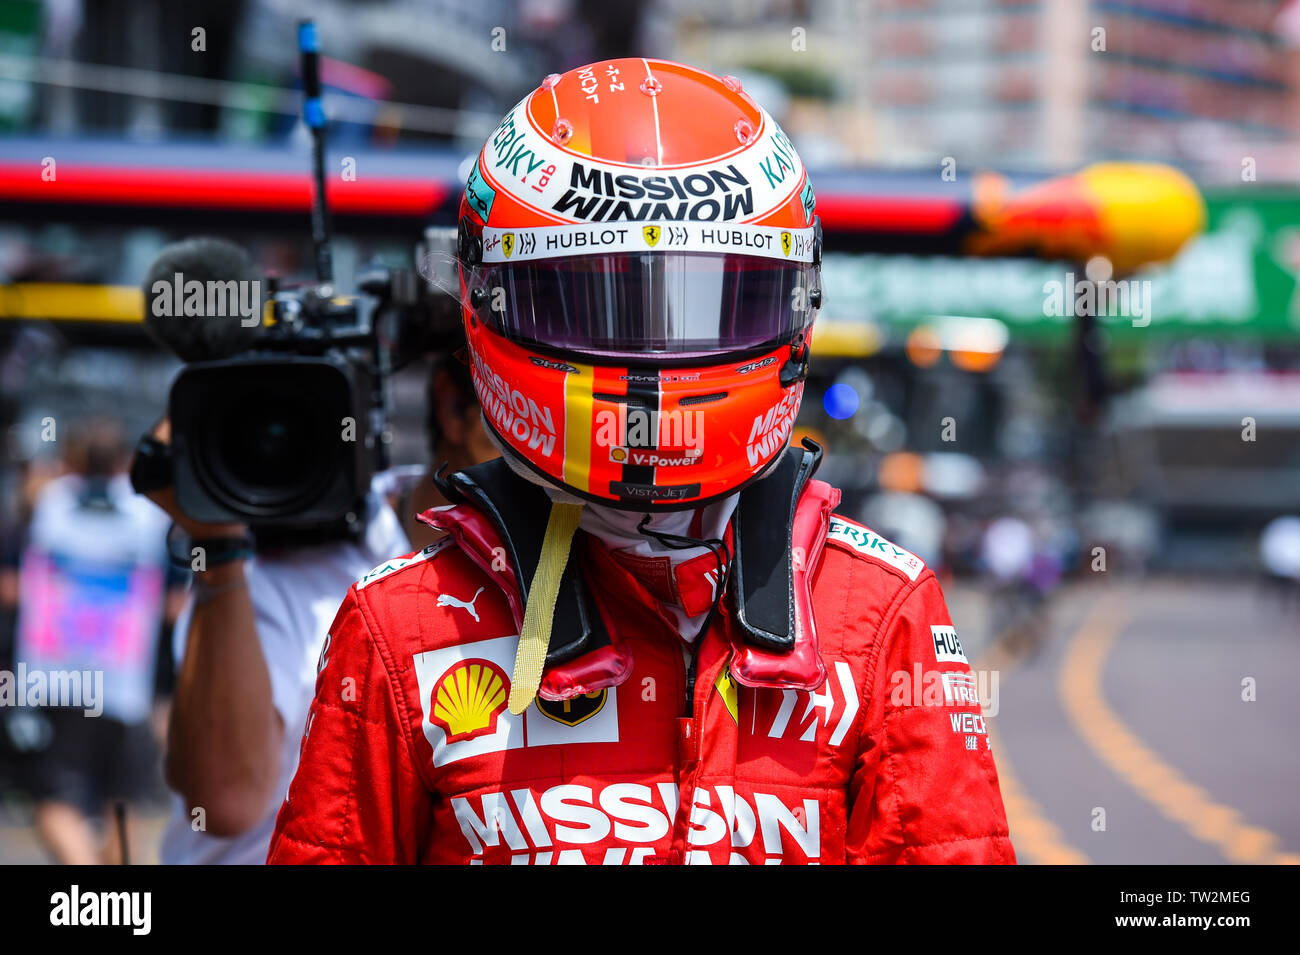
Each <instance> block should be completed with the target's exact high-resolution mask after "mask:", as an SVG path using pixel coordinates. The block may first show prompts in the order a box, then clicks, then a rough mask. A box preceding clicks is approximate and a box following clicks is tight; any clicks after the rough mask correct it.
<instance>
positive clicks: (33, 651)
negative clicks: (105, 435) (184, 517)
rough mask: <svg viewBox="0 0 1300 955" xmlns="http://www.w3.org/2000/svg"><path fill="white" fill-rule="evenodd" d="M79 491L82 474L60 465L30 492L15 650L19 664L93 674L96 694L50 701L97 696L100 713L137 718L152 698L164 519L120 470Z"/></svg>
mask: <svg viewBox="0 0 1300 955" xmlns="http://www.w3.org/2000/svg"><path fill="white" fill-rule="evenodd" d="M86 491H87V482H86V481H85V480H84V479H83V478H81V477H79V476H77V475H73V474H69V475H64V476H62V477H59V478H55V479H54V480H52V481H50V482H49V483H48V484H47V485H46V486H45V487H44V488H42V489H41V493H40V495H39V496H38V497H37V499H36V505H35V508H34V510H33V513H32V521H31V529H30V533H29V536H28V541H27V547H26V550H25V551H24V553H23V558H22V567H21V571H20V581H19V606H18V642H17V649H16V653H15V655H14V657H15V659H16V660H19V661H21V662H23V663H25V664H26V666H27V670H28V672H34V671H43V672H45V673H47V674H52V673H57V672H60V671H64V672H67V671H73V672H76V671H80V672H90V673H96V674H102V676H103V682H102V684H101V685H100V687H99V690H100V692H101V693H102V697H103V698H102V699H100V700H92V699H90V698H89V697H88V696H87V695H86V693H87V691H86V690H83V691H82V693H81V695H82V696H83V699H81V700H64V701H57V700H50V701H49V702H51V703H60V702H61V703H62V705H70V706H79V707H82V708H94V707H96V706H102V707H103V713H104V715H105V716H108V717H111V718H113V719H117V720H121V721H122V722H124V723H139V722H142V721H144V720H145V719H147V718H148V716H149V709H150V706H151V704H152V702H153V684H154V680H153V678H154V660H155V658H156V654H155V649H156V648H157V646H158V644H157V640H158V630H159V628H160V627H161V626H162V613H163V587H164V585H165V580H166V567H167V524H168V520H167V516H166V515H165V514H164V513H163V512H162V511H161V510H159V509H158V508H157V507H155V506H154V505H153V503H152V502H151V501H150V500H149V499H148V498H145V497H141V496H140V495H137V494H136V493H135V492H134V491H132V490H131V483H130V481H129V480H127V478H126V477H125V476H124V475H118V476H116V477H113V478H111V479H110V480H109V481H108V483H107V485H106V487H105V493H104V494H103V495H102V496H100V497H98V498H87V496H86ZM50 679H51V680H53V677H52V676H51V677H50ZM89 693H90V695H94V683H93V682H92V684H91V687H90V688H89Z"/></svg>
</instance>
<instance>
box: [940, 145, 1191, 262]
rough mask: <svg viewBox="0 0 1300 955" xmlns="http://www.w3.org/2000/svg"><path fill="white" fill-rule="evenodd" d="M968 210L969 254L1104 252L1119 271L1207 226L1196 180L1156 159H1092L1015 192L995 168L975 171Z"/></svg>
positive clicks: (1081, 255) (1076, 255)
mask: <svg viewBox="0 0 1300 955" xmlns="http://www.w3.org/2000/svg"><path fill="white" fill-rule="evenodd" d="M971 211H972V216H973V217H974V219H975V221H976V223H977V224H978V227H979V228H978V231H977V232H975V233H974V234H973V235H971V237H970V238H969V239H968V240H967V242H966V251H967V252H968V253H970V254H972V255H1025V254H1034V255H1038V256H1041V257H1043V258H1059V259H1069V260H1072V261H1076V262H1086V261H1087V260H1088V259H1091V258H1093V257H1095V256H1099V255H1102V256H1105V257H1106V258H1107V259H1109V260H1110V261H1111V263H1112V264H1113V265H1114V268H1115V271H1116V272H1119V273H1125V272H1131V271H1132V270H1133V269H1136V268H1138V267H1139V266H1143V265H1148V264H1151V263H1154V262H1163V261H1166V260H1168V259H1170V258H1172V257H1173V256H1174V255H1175V253H1177V252H1178V250H1179V249H1180V248H1182V246H1183V244H1184V243H1186V242H1187V241H1188V240H1189V239H1191V238H1193V237H1194V236H1196V235H1197V234H1198V233H1200V232H1201V231H1202V230H1203V229H1204V228H1205V202H1204V200H1203V199H1202V198H1201V194H1200V192H1199V191H1198V190H1197V188H1196V184H1195V183H1193V182H1192V180H1191V179H1189V178H1188V177H1187V176H1186V175H1184V174H1183V173H1182V172H1180V171H1179V170H1177V169H1174V168H1173V167H1172V166H1165V165H1161V164H1159V163H1141V162H1101V163H1094V164H1093V165H1091V166H1087V167H1085V168H1084V169H1082V170H1080V171H1079V172H1078V173H1075V174H1073V175H1069V176H1058V177H1056V178H1053V179H1048V180H1046V181H1044V182H1038V183H1034V184H1033V185H1031V186H1027V187H1026V188H1024V189H1021V190H1020V191H1019V192H1015V191H1013V190H1012V189H1011V185H1010V182H1009V181H1008V180H1007V179H1006V177H1004V176H1002V175H999V174H998V173H988V172H986V173H980V174H979V175H978V176H977V177H976V181H975V187H974V201H973V205H972V210H971Z"/></svg>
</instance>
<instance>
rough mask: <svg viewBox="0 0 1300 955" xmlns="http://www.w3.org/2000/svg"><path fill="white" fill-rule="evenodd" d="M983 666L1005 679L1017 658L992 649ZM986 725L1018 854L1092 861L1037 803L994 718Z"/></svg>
mask: <svg viewBox="0 0 1300 955" xmlns="http://www.w3.org/2000/svg"><path fill="white" fill-rule="evenodd" d="M980 668H981V669H985V670H998V671H999V672H1000V673H1001V674H1002V679H1005V678H1006V676H1007V674H1008V673H1009V672H1010V671H1011V670H1013V669H1015V661H1013V660H1011V659H1010V658H1008V657H1007V656H1006V655H1005V654H1003V653H1002V652H1000V651H999V650H996V649H995V650H992V651H990V652H989V653H987V654H985V655H984V657H983V658H982V659H981V660H980ZM984 725H985V727H986V728H987V731H988V734H989V741H990V743H991V744H992V748H993V762H994V763H995V764H996V765H997V767H998V784H999V785H1000V786H1001V788H1002V805H1003V806H1004V807H1005V808H1006V811H1007V824H1008V825H1009V826H1010V827H1011V844H1012V845H1013V846H1015V849H1016V858H1017V859H1025V858H1028V860H1029V861H1031V862H1033V863H1035V864H1036V865H1089V864H1090V863H1091V861H1092V860H1091V859H1089V858H1088V856H1087V855H1086V854H1085V853H1083V852H1081V851H1080V850H1079V849H1076V848H1075V847H1074V846H1072V845H1070V843H1069V842H1068V841H1067V840H1066V838H1065V835H1064V833H1062V832H1061V830H1060V829H1059V828H1058V827H1057V826H1056V824H1055V823H1053V822H1052V821H1051V820H1050V819H1048V818H1047V815H1046V813H1044V812H1043V810H1042V808H1041V807H1040V806H1039V805H1038V803H1036V802H1034V800H1033V799H1032V798H1031V797H1030V795H1029V793H1028V792H1026V791H1025V788H1024V786H1022V785H1021V783H1020V779H1019V777H1017V776H1016V774H1015V771H1014V769H1012V766H1011V760H1010V757H1008V756H1007V750H1006V747H1005V746H1004V745H1003V744H1002V740H1001V739H1000V738H999V737H998V736H997V735H996V733H995V732H994V730H993V720H989V719H986V720H985V721H984Z"/></svg>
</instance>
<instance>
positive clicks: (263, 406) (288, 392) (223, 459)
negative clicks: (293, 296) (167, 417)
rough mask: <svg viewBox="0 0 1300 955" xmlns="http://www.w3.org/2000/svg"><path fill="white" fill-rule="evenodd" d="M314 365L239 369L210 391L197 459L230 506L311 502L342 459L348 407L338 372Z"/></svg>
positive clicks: (283, 510) (274, 509)
mask: <svg viewBox="0 0 1300 955" xmlns="http://www.w3.org/2000/svg"><path fill="white" fill-rule="evenodd" d="M315 371H317V369H308V368H303V369H293V370H291V369H288V368H284V369H280V370H279V374H278V375H276V377H275V378H271V377H270V376H269V375H266V374H265V373H264V372H263V373H261V374H252V373H250V374H248V376H247V377H243V376H241V377H240V378H235V377H233V376H232V377H228V378H226V379H225V380H224V381H223V382H221V384H222V385H223V386H224V387H222V388H215V387H214V388H212V389H211V391H210V392H209V394H208V395H205V398H204V404H205V405H206V407H205V408H204V414H203V419H204V420H203V421H202V424H201V426H200V427H199V429H198V433H199V435H201V440H200V446H201V451H200V454H199V462H198V464H199V466H200V469H201V472H202V476H203V478H205V480H204V481H203V483H204V484H205V485H206V486H207V487H208V490H209V493H211V494H212V495H213V496H214V497H215V498H216V499H218V500H221V501H223V502H224V503H225V505H226V506H227V507H230V508H231V509H233V510H235V511H236V512H238V513H242V514H247V515H250V516H256V515H267V516H271V515H282V514H289V513H293V512H296V511H300V510H303V509H306V508H308V507H310V506H312V505H313V504H315V503H316V501H317V500H318V499H319V498H320V497H321V495H322V494H323V493H325V491H326V489H327V487H328V485H329V483H330V481H331V479H332V476H333V475H334V473H335V472H336V471H337V470H338V467H339V462H338V461H337V457H338V455H339V453H340V448H341V447H342V445H341V442H340V433H339V428H340V427H341V424H340V418H341V417H342V414H345V413H346V412H342V413H340V411H341V409H335V408H334V407H333V406H334V405H335V404H336V401H335V400H331V399H332V398H334V397H336V396H335V395H333V394H331V393H332V392H334V391H336V389H332V388H329V387H327V385H328V384H332V383H333V380H332V378H328V377H326V378H324V379H322V378H321V377H320V376H319V375H317V374H312V372H315ZM295 372H296V373H295ZM223 392H224V394H223Z"/></svg>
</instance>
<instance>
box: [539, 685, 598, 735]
mask: <svg viewBox="0 0 1300 955" xmlns="http://www.w3.org/2000/svg"><path fill="white" fill-rule="evenodd" d="M608 696H609V691H608V690H596V691H595V692H594V693H584V694H583V695H582V696H575V697H574V698H573V699H571V700H559V701H556V700H544V699H542V698H541V697H540V696H539V697H538V698H537V709H538V711H539V712H540V713H541V714H542V715H543V716H548V717H550V718H551V719H553V720H555V722H557V723H563V724H564V725H565V726H577V725H578V724H579V723H582V722H584V721H586V720H589V719H591V718H592V717H593V716H595V715H596V714H597V713H599V712H600V711H601V710H603V709H604V708H605V700H606V699H607V698H608Z"/></svg>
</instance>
